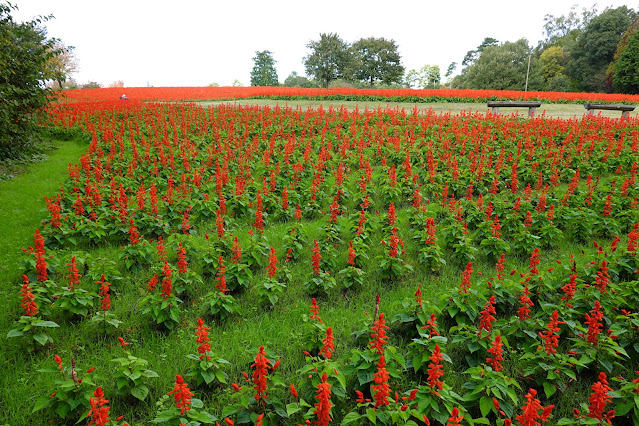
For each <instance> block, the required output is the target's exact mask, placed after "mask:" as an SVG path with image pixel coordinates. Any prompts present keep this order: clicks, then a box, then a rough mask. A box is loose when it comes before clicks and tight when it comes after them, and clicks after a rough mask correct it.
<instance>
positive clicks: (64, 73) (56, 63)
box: [47, 42, 78, 89]
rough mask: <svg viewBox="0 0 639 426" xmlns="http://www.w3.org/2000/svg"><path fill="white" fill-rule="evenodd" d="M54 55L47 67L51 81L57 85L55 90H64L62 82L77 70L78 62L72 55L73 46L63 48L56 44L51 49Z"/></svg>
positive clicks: (59, 43)
mask: <svg viewBox="0 0 639 426" xmlns="http://www.w3.org/2000/svg"><path fill="white" fill-rule="evenodd" d="M52 49H53V51H54V52H57V53H56V54H55V55H53V56H51V58H50V59H49V62H48V63H47V66H48V67H49V73H50V74H51V77H52V79H53V80H54V81H55V82H56V83H58V86H57V89H63V88H64V82H65V81H66V80H67V79H68V78H69V77H71V74H73V73H74V72H76V70H77V69H78V61H77V59H76V57H75V55H74V54H73V49H74V47H73V46H68V47H67V46H65V45H64V43H61V42H56V43H55V44H54V45H53V47H52Z"/></svg>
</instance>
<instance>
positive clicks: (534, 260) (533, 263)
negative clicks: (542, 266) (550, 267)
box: [529, 248, 541, 275]
mask: <svg viewBox="0 0 639 426" xmlns="http://www.w3.org/2000/svg"><path fill="white" fill-rule="evenodd" d="M540 257H541V256H540V254H539V249H538V248H535V250H533V252H532V254H531V255H530V266H529V267H530V273H531V274H533V275H537V274H538V273H539V270H538V269H537V266H539V259H540Z"/></svg>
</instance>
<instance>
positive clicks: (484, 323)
mask: <svg viewBox="0 0 639 426" xmlns="http://www.w3.org/2000/svg"><path fill="white" fill-rule="evenodd" d="M495 314H496V312H495V296H494V295H492V296H490V299H488V301H487V302H486V304H485V305H484V309H483V310H482V311H481V319H480V320H479V333H477V335H478V336H479V337H481V331H482V330H486V331H487V332H488V333H489V334H490V330H491V329H492V326H493V322H495V321H496V318H495V317H494V315H495Z"/></svg>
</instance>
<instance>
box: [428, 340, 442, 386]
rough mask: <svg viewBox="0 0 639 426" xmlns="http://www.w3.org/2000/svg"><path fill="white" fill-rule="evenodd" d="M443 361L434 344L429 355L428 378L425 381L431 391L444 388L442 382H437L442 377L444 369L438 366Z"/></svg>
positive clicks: (437, 347)
mask: <svg viewBox="0 0 639 426" xmlns="http://www.w3.org/2000/svg"><path fill="white" fill-rule="evenodd" d="M443 359H444V357H443V356H442V353H441V350H440V348H439V345H437V344H436V345H435V349H433V352H432V353H431V355H430V361H431V362H430V364H428V378H427V379H426V381H427V382H428V386H430V387H431V389H435V388H438V389H442V388H443V386H444V382H443V381H441V380H439V378H440V377H442V376H443V375H444V367H443V366H442V365H441V364H440V363H441V361H442V360H443Z"/></svg>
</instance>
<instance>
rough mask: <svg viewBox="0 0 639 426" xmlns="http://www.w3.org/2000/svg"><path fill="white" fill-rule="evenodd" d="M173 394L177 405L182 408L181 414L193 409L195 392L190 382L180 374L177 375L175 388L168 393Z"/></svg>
mask: <svg viewBox="0 0 639 426" xmlns="http://www.w3.org/2000/svg"><path fill="white" fill-rule="evenodd" d="M168 394H169V395H173V399H174V400H175V402H176V404H175V406H176V407H177V408H179V409H180V415H182V416H183V415H184V413H185V412H186V411H188V410H190V409H191V397H192V396H193V392H191V390H190V389H189V384H188V383H186V382H185V381H184V379H183V378H182V376H180V375H179V374H178V375H176V376H175V388H173V390H172V391H170V392H169V393H168Z"/></svg>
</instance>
